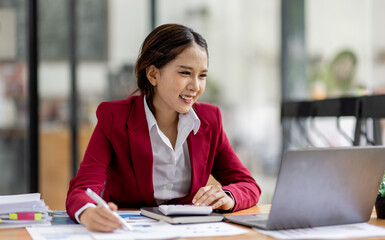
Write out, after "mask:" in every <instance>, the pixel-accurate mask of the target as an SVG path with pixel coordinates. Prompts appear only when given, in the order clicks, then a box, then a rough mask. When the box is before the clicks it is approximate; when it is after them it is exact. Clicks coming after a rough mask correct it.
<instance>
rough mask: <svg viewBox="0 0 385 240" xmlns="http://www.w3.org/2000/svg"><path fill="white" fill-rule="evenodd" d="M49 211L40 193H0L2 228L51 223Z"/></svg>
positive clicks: (0, 221)
mask: <svg viewBox="0 0 385 240" xmlns="http://www.w3.org/2000/svg"><path fill="white" fill-rule="evenodd" d="M48 211H49V209H48V206H47V205H45V203H44V200H42V199H40V193H30V194H17V195H5V196H1V195H0V228H17V227H28V226H34V225H51V222H50V221H51V217H50V216H49V215H48Z"/></svg>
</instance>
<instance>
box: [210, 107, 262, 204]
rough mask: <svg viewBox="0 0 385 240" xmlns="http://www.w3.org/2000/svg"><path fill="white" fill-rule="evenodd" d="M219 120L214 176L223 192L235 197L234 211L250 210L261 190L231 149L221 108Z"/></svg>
mask: <svg viewBox="0 0 385 240" xmlns="http://www.w3.org/2000/svg"><path fill="white" fill-rule="evenodd" d="M217 119H218V126H219V131H218V134H219V139H218V145H217V149H216V153H215V158H214V165H213V170H212V175H213V176H214V177H215V178H216V179H217V180H218V181H219V182H220V183H221V184H222V186H223V187H222V189H223V190H227V191H229V192H231V194H232V195H233V197H234V200H235V206H234V208H233V209H232V211H237V210H241V209H245V208H249V207H251V206H253V205H255V204H256V203H257V202H258V200H259V197H260V195H261V189H260V187H259V186H258V184H257V183H256V182H255V180H254V178H253V177H252V176H251V174H250V172H249V171H248V170H247V168H246V167H245V166H244V165H243V164H242V162H241V161H240V160H239V158H238V157H237V155H236V154H235V152H234V150H233V148H232V147H231V145H230V142H229V140H228V138H227V136H226V134H225V132H224V131H223V126H222V117H221V113H220V110H219V108H217Z"/></svg>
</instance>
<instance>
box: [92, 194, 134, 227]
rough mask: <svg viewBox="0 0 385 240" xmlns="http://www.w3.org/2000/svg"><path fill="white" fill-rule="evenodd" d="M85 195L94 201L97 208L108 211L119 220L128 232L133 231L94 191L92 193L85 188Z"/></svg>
mask: <svg viewBox="0 0 385 240" xmlns="http://www.w3.org/2000/svg"><path fill="white" fill-rule="evenodd" d="M86 193H87V195H88V196H90V198H92V200H94V201H95V202H96V203H97V204H98V205H99V206H102V207H104V208H106V209H107V210H109V211H110V212H111V213H112V214H114V215H115V216H117V217H118V218H119V220H120V221H121V222H122V224H123V226H124V227H125V228H127V229H128V230H133V229H132V227H131V226H130V225H128V223H127V222H126V221H125V220H124V219H123V218H122V217H121V216H119V214H118V213H116V212H114V211H112V210H111V208H110V207H109V206H108V204H107V203H106V202H105V201H104V200H103V199H102V198H101V197H100V196H99V195H98V194H96V193H95V192H94V191H92V190H91V189H90V188H87V190H86Z"/></svg>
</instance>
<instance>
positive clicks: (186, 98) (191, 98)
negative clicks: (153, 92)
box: [179, 95, 194, 101]
mask: <svg viewBox="0 0 385 240" xmlns="http://www.w3.org/2000/svg"><path fill="white" fill-rule="evenodd" d="M179 96H180V97H181V98H182V99H184V100H187V101H192V100H193V99H194V97H193V96H186V95H179Z"/></svg>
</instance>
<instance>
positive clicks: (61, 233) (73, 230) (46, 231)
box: [27, 224, 92, 240]
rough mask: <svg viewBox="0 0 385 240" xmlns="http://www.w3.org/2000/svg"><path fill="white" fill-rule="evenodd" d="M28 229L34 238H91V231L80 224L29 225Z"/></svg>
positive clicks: (40, 239) (86, 239) (80, 239)
mask: <svg viewBox="0 0 385 240" xmlns="http://www.w3.org/2000/svg"><path fill="white" fill-rule="evenodd" d="M27 231H28V233H29V235H30V236H31V238H32V239H33V240H48V239H59V238H60V240H91V239H92V237H91V235H90V232H89V231H88V230H87V229H86V228H85V227H84V226H83V225H78V224H68V225H55V226H51V227H28V228H27Z"/></svg>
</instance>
